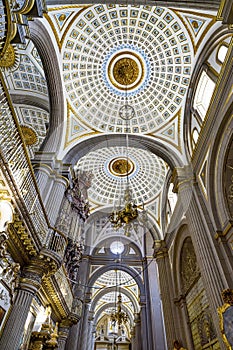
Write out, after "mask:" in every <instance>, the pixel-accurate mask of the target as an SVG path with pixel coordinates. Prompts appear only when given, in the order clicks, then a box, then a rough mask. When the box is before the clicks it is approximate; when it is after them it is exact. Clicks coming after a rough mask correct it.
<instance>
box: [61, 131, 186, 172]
mask: <svg viewBox="0 0 233 350" xmlns="http://www.w3.org/2000/svg"><path fill="white" fill-rule="evenodd" d="M124 138H125V135H124V134H107V135H106V134H104V135H102V134H101V135H97V136H93V137H89V138H88V140H84V141H81V142H80V143H79V144H76V145H74V146H73V147H72V148H71V149H70V150H69V151H68V152H67V154H66V155H65V156H64V158H63V162H64V163H65V164H75V163H77V161H78V160H79V159H80V158H82V157H83V156H85V155H86V154H87V153H88V152H91V151H92V150H93V149H98V148H102V147H115V146H122V145H123V144H124V141H125V139H124ZM129 147H133V148H138V149H140V148H142V149H146V150H148V151H150V152H152V153H154V154H156V155H157V156H159V157H161V158H162V159H163V160H164V161H165V162H166V163H167V164H168V165H169V166H170V167H171V168H172V169H173V168H174V167H182V166H183V165H184V164H183V160H182V159H181V157H180V156H179V155H178V152H177V153H176V152H175V151H174V150H173V149H172V148H170V147H169V146H168V145H164V144H163V143H162V142H161V141H159V140H158V139H155V138H151V137H150V136H146V135H131V134H129Z"/></svg>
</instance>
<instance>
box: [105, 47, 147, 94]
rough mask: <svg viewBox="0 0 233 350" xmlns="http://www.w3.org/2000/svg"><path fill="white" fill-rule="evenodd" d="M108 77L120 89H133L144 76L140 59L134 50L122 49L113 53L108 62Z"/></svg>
mask: <svg viewBox="0 0 233 350" xmlns="http://www.w3.org/2000/svg"><path fill="white" fill-rule="evenodd" d="M108 77H109V80H110V82H111V83H112V84H113V85H114V86H115V87H116V88H118V89H120V90H126V89H127V90H132V89H135V88H136V87H138V85H139V84H140V83H141V82H142V81H143V78H144V68H143V62H142V59H141V58H140V57H139V56H138V55H136V53H135V52H129V51H122V52H118V53H116V54H114V55H113V57H112V58H111V59H110V61H109V64H108Z"/></svg>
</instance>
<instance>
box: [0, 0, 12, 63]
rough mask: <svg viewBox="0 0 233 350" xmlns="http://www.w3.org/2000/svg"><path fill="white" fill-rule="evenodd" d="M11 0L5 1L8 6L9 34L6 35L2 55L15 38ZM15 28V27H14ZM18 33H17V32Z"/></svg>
mask: <svg viewBox="0 0 233 350" xmlns="http://www.w3.org/2000/svg"><path fill="white" fill-rule="evenodd" d="M9 4H10V2H9V1H8V0H5V1H4V5H5V8H6V15H7V32H6V33H7V35H6V41H5V43H4V46H3V48H2V50H1V54H0V57H3V56H4V55H5V52H6V50H7V48H8V46H9V44H10V41H11V40H12V39H13V37H14V36H12V20H11V10H10V5H9ZM13 29H14V28H13ZM15 34H16V33H15Z"/></svg>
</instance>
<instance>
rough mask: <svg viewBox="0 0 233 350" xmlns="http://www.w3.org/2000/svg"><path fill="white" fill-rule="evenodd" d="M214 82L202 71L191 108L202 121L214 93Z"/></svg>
mask: <svg viewBox="0 0 233 350" xmlns="http://www.w3.org/2000/svg"><path fill="white" fill-rule="evenodd" d="M214 88H215V82H214V81H213V80H212V79H211V78H210V76H209V75H208V74H207V73H206V72H205V71H203V72H202V74H201V77H200V80H199V83H198V85H197V90H196V93H195V97H194V103H193V107H194V108H195V110H196V111H197V112H198V114H199V115H200V117H201V119H202V120H204V118H205V116H206V112H207V110H208V108H209V105H210V101H211V98H212V95H213V92H214Z"/></svg>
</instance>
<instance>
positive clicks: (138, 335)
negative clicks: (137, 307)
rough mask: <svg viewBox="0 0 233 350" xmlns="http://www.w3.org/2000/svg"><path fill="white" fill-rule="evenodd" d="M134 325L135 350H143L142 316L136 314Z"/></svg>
mask: <svg viewBox="0 0 233 350" xmlns="http://www.w3.org/2000/svg"><path fill="white" fill-rule="evenodd" d="M134 323H135V340H134V345H135V347H134V348H133V350H143V349H142V335H141V318H140V314H138V313H136V314H135V315H134Z"/></svg>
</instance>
